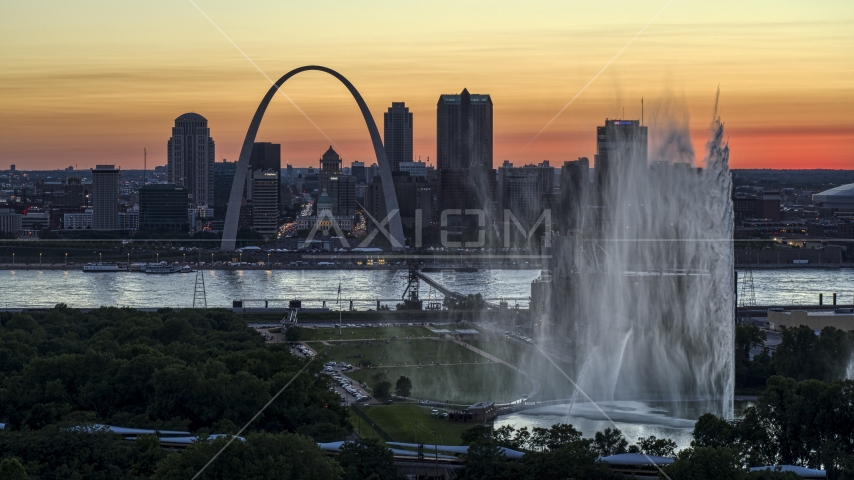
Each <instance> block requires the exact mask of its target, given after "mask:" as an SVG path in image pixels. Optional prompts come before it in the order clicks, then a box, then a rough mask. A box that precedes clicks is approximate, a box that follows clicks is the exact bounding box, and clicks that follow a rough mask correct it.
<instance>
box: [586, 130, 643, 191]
mask: <svg viewBox="0 0 854 480" xmlns="http://www.w3.org/2000/svg"><path fill="white" fill-rule="evenodd" d="M593 160H594V165H593V167H594V169H595V172H596V183H597V186H599V187H602V186H603V182H605V181H606V179H607V178H608V177H609V175H612V173H611V172H612V171H613V174H616V175H619V174H620V173H619V172H621V171H625V170H626V169H627V168H628V167H629V166H630V164H629V162H632V163H639V164H640V165H643V166H646V164H647V160H648V153H647V128H646V127H645V126H642V125H641V124H640V121H638V120H610V119H607V118H606V119H605V125H603V126H601V127H596V155H595V156H594V157H593Z"/></svg>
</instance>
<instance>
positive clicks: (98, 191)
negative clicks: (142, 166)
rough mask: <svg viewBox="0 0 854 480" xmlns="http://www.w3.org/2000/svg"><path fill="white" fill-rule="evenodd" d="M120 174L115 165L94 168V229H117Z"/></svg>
mask: <svg viewBox="0 0 854 480" xmlns="http://www.w3.org/2000/svg"><path fill="white" fill-rule="evenodd" d="M119 174H120V171H119V169H118V168H116V167H115V166H114V165H96V166H95V168H93V169H92V229H93V230H115V229H116V228H117V226H118V225H117V224H118V220H119Z"/></svg>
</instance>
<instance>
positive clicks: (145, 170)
mask: <svg viewBox="0 0 854 480" xmlns="http://www.w3.org/2000/svg"><path fill="white" fill-rule="evenodd" d="M147 174H148V150H146V149H145V147H143V148H142V184H143V185H145V182H146V180H147V178H146V175H147Z"/></svg>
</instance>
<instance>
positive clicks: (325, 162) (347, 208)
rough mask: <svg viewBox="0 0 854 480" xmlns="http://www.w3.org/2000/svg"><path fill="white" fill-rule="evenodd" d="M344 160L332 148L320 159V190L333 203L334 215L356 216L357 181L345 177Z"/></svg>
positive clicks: (348, 176) (350, 177)
mask: <svg viewBox="0 0 854 480" xmlns="http://www.w3.org/2000/svg"><path fill="white" fill-rule="evenodd" d="M342 165H343V160H342V159H341V157H340V156H339V155H338V153H336V152H335V150H334V149H333V148H332V147H331V146H330V147H329V149H328V150H327V151H326V153H324V154H323V156H322V157H321V158H320V173H319V174H318V190H319V191H320V192H324V191H325V192H326V194H327V195H328V196H329V198H330V199H331V201H332V213H333V215H336V216H338V215H342V216H343V215H354V214H355V213H356V179H355V178H353V177H352V176H350V175H344V172H343V168H342Z"/></svg>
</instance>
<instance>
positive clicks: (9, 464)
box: [0, 458, 30, 480]
mask: <svg viewBox="0 0 854 480" xmlns="http://www.w3.org/2000/svg"><path fill="white" fill-rule="evenodd" d="M0 478H2V479H3V480H29V478H30V476H29V475H27V471H26V470H25V469H24V466H23V465H21V462H20V461H18V459H17V458H6V459H3V460H2V461H0Z"/></svg>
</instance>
